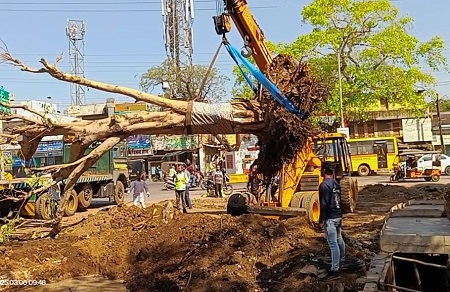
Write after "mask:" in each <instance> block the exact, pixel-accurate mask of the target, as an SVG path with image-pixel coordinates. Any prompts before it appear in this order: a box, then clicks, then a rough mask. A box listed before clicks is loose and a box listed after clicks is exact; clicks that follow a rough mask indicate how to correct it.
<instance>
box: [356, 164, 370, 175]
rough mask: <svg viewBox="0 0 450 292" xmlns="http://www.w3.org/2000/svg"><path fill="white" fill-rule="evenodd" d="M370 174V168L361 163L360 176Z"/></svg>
mask: <svg viewBox="0 0 450 292" xmlns="http://www.w3.org/2000/svg"><path fill="white" fill-rule="evenodd" d="M369 174H370V168H369V167H368V166H367V165H365V164H361V165H360V166H359V167H358V175H359V176H368V175H369Z"/></svg>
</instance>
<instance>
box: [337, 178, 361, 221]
mask: <svg viewBox="0 0 450 292" xmlns="http://www.w3.org/2000/svg"><path fill="white" fill-rule="evenodd" d="M353 184H354V182H353V180H352V179H351V178H350V177H348V176H345V177H343V178H342V179H341V208H342V212H343V213H353V212H355V209H356V198H357V197H358V194H357V192H356V191H355V187H354V186H353Z"/></svg>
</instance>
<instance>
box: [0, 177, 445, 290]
mask: <svg viewBox="0 0 450 292" xmlns="http://www.w3.org/2000/svg"><path fill="white" fill-rule="evenodd" d="M428 185H430V184H428ZM432 186H433V187H429V186H418V187H414V188H404V187H402V186H400V185H399V186H383V185H373V186H367V187H365V188H364V189H363V190H362V191H361V192H360V197H359V208H358V211H357V213H354V214H351V215H348V216H346V218H345V221H344V224H345V226H344V230H345V232H346V240H347V243H348V252H349V254H351V255H355V256H358V257H361V258H364V259H365V260H366V261H367V262H368V261H369V258H370V256H371V255H372V254H373V253H376V252H377V251H378V232H379V230H380V229H381V227H382V224H383V219H384V215H385V214H386V212H387V211H388V210H389V208H390V207H392V206H393V205H394V204H396V203H398V202H402V201H405V200H407V199H413V198H428V199H437V198H442V197H443V193H444V191H445V190H444V186H442V185H436V184H433V185H432ZM195 205H196V207H197V208H204V209H208V210H210V211H208V212H207V213H208V214H201V213H193V214H180V213H175V215H174V218H173V219H172V220H171V221H169V223H168V224H165V223H163V222H162V220H161V216H160V213H161V209H162V207H161V206H157V205H153V206H151V208H148V209H147V210H145V211H142V210H141V209H139V208H136V207H114V208H112V209H110V210H108V211H101V212H99V213H97V214H96V215H93V216H90V217H89V218H87V219H86V220H84V221H83V222H81V223H80V224H78V225H76V226H73V227H69V228H67V229H65V230H64V231H63V233H62V234H60V236H59V238H57V239H55V240H51V239H40V240H35V241H29V242H21V243H12V244H11V245H9V246H2V247H0V257H1V258H2V261H0V278H3V279H39V280H40V279H45V280H46V281H47V282H56V281H59V280H61V279H65V278H71V277H76V276H83V275H93V274H99V275H103V276H105V277H108V278H111V279H123V280H125V281H127V287H128V288H129V289H130V290H131V291H181V290H186V291H327V290H328V288H330V291H333V290H336V291H337V289H338V288H341V289H342V287H345V291H357V290H358V288H361V287H357V285H356V284H355V279H356V278H358V277H359V276H360V275H358V274H345V275H344V276H343V277H342V281H341V282H340V283H331V284H330V283H329V284H326V283H323V282H320V281H318V280H317V279H316V278H314V277H312V276H304V275H302V274H300V273H299V270H300V269H301V268H302V267H303V266H305V265H306V264H308V261H309V258H310V257H311V254H318V255H327V254H329V251H328V247H327V244H326V241H325V239H324V235H323V233H321V232H318V231H316V230H314V229H313V228H312V227H311V226H310V225H308V224H307V223H306V222H305V220H304V219H303V218H293V219H288V220H282V221H277V220H270V219H265V218H263V217H261V216H257V215H247V216H241V217H237V218H233V217H231V216H229V215H225V214H223V212H220V210H221V209H223V207H224V206H225V201H223V200H219V199H206V200H202V201H197V202H196V204H195ZM155 209H156V210H155ZM215 211H218V212H215ZM210 213H212V214H214V215H211V214H210ZM2 288H3V289H9V290H14V289H15V290H17V291H19V290H20V288H21V287H20V286H17V287H15V288H14V287H13V288H6V287H0V290H1V289H2Z"/></svg>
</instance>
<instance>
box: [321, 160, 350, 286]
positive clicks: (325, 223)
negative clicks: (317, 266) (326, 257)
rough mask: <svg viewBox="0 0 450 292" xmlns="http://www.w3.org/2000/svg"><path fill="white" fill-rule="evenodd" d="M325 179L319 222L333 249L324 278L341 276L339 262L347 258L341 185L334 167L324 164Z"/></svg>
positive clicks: (322, 184)
mask: <svg viewBox="0 0 450 292" xmlns="http://www.w3.org/2000/svg"><path fill="white" fill-rule="evenodd" d="M323 175H324V180H323V182H322V183H321V184H320V186H319V200H320V218H319V224H320V226H321V228H322V229H323V230H325V234H326V237H327V241H328V245H329V246H330V250H331V269H330V271H329V273H328V275H327V276H326V277H325V278H324V279H323V280H335V279H338V278H339V263H340V262H343V261H344V260H345V242H344V239H343V238H342V210H341V186H340V185H339V183H338V182H337V181H336V180H335V179H334V167H333V165H330V164H325V163H324V164H323Z"/></svg>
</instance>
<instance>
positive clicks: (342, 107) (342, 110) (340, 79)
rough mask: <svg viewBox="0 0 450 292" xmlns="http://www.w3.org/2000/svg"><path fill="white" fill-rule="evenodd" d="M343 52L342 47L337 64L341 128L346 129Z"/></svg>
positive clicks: (339, 49)
mask: <svg viewBox="0 0 450 292" xmlns="http://www.w3.org/2000/svg"><path fill="white" fill-rule="evenodd" d="M341 50H342V47H341V46H339V48H338V51H337V62H338V78H339V103H340V111H341V128H344V127H345V125H344V103H343V101H342V72H341Z"/></svg>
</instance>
